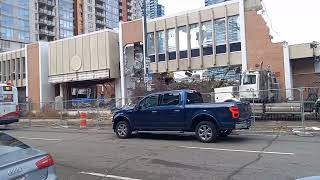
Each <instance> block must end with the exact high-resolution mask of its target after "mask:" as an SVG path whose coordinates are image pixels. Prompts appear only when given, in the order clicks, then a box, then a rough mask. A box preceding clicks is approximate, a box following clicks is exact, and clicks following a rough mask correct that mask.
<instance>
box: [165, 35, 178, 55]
mask: <svg viewBox="0 0 320 180" xmlns="http://www.w3.org/2000/svg"><path fill="white" fill-rule="evenodd" d="M167 33H168V35H167V37H168V54H169V60H174V59H176V58H177V57H176V50H177V48H176V46H177V45H176V29H168V31H167Z"/></svg>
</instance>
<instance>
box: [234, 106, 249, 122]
mask: <svg viewBox="0 0 320 180" xmlns="http://www.w3.org/2000/svg"><path fill="white" fill-rule="evenodd" d="M237 106H238V108H239V110H240V116H239V120H240V121H243V120H248V119H251V118H252V110H251V106H250V103H249V102H237Z"/></svg>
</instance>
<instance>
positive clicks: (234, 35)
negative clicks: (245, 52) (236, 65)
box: [228, 16, 241, 52]
mask: <svg viewBox="0 0 320 180" xmlns="http://www.w3.org/2000/svg"><path fill="white" fill-rule="evenodd" d="M228 39H229V43H230V52H235V51H241V43H240V18H239V16H231V17H229V18H228Z"/></svg>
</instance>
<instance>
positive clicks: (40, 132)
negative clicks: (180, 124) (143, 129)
mask: <svg viewBox="0 0 320 180" xmlns="http://www.w3.org/2000/svg"><path fill="white" fill-rule="evenodd" d="M1 130H2V131H5V132H6V133H8V134H10V135H12V136H14V137H17V138H18V139H20V140H22V141H23V142H25V143H27V144H29V145H31V146H33V147H36V148H38V149H41V150H44V151H47V152H50V153H51V154H52V155H53V157H54V159H55V163H56V171H57V174H58V176H59V178H60V179H62V180H87V179H90V180H91V179H93V180H98V179H99V180H101V179H122V180H135V179H141V180H166V179H183V180H188V179H190V180H191V179H204V180H208V179H212V180H215V179H219V180H220V179H226V180H227V179H247V180H250V179H252V180H253V179H259V180H263V179H266V180H270V179H277V180H281V179H296V178H301V177H306V176H314V175H320V173H319V167H320V161H319V149H320V139H319V136H314V137H298V136H294V135H284V136H277V135H270V134H251V133H242V132H239V133H235V134H233V135H231V136H230V137H228V138H223V139H219V140H218V141H217V142H216V143H213V144H203V143H200V142H198V141H197V140H196V138H195V137H194V136H193V135H192V134H174V133H171V134H169V135H168V134H164V133H161V134H160V133H156V134H150V133H143V134H138V135H135V136H134V137H133V138H131V139H125V140H120V139H118V138H117V137H116V136H115V135H114V134H113V132H112V129H111V126H107V127H106V128H104V129H101V130H97V129H85V130H79V129H71V128H69V129H66V128H60V129H54V128H48V127H32V128H7V129H1Z"/></svg>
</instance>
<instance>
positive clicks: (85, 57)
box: [83, 36, 91, 71]
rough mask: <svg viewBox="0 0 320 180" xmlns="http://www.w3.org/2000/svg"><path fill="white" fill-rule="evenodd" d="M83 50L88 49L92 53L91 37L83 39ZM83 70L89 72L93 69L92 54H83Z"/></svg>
mask: <svg viewBox="0 0 320 180" xmlns="http://www.w3.org/2000/svg"><path fill="white" fill-rule="evenodd" d="M83 49H86V50H87V51H88V52H90V37H89V36H85V37H83ZM83 60H84V61H83V70H84V71H89V70H90V69H91V55H90V53H83Z"/></svg>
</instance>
